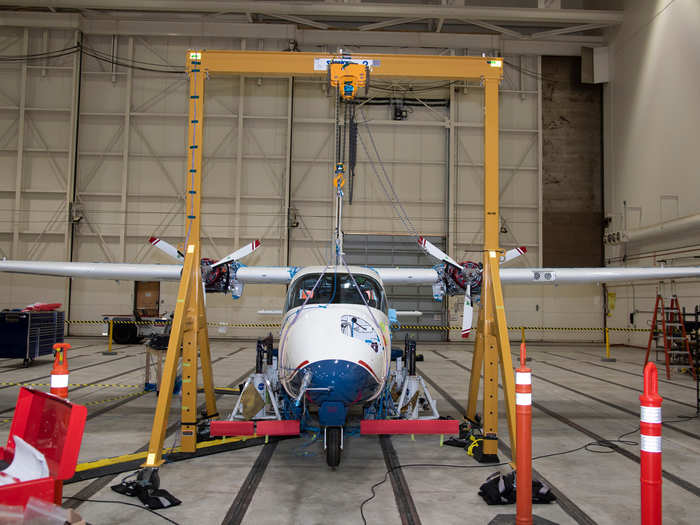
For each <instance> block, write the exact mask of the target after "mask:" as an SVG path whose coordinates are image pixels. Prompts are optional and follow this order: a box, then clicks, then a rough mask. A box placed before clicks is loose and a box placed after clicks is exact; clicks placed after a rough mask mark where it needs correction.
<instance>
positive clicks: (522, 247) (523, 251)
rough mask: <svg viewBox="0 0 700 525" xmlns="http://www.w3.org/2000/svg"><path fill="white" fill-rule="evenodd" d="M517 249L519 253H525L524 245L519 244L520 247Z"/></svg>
mask: <svg viewBox="0 0 700 525" xmlns="http://www.w3.org/2000/svg"><path fill="white" fill-rule="evenodd" d="M518 250H519V251H520V253H521V254H522V253H527V247H525V246H520V247H519V248H518Z"/></svg>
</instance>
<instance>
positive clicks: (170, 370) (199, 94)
mask: <svg viewBox="0 0 700 525" xmlns="http://www.w3.org/2000/svg"><path fill="white" fill-rule="evenodd" d="M200 64H201V53H198V52H193V53H190V54H189V58H188V71H189V80H190V90H189V93H190V95H189V124H188V131H187V144H188V149H187V152H188V166H189V169H188V170H187V174H186V175H187V193H186V201H185V230H186V233H187V236H186V241H185V242H186V245H187V246H186V250H185V261H184V265H183V269H182V277H181V278H180V287H179V288H178V293H177V303H176V305H175V313H174V316H173V324H172V329H171V331H170V340H169V341H168V351H167V354H166V357H165V367H164V369H163V378H162V380H161V388H160V393H159V395H158V404H157V406H156V414H155V416H154V418H153V428H152V429H151V440H150V443H149V446H148V455H147V456H146V462H145V463H144V464H143V465H142V466H143V467H145V469H154V468H157V467H159V466H160V465H162V464H163V458H162V454H163V442H164V440H165V432H166V428H167V425H168V413H169V411H170V404H171V401H172V395H173V387H174V385H175V376H176V375H177V367H178V363H179V362H180V355H181V354H182V402H181V403H182V406H181V415H180V425H181V438H182V439H181V449H182V451H183V452H195V450H196V445H197V380H198V377H197V376H198V371H197V368H198V363H199V362H201V365H202V380H203V383H204V385H203V386H204V394H205V399H206V410H207V413H206V417H208V418H213V417H216V416H217V410H216V399H215V397H214V381H213V372H212V366H211V354H210V351H209V337H208V333H207V315H206V309H205V305H204V289H203V283H202V273H201V268H200V260H201V251H200V218H201V217H200V214H201V204H202V202H201V201H202V199H201V189H202V139H203V133H202V129H203V125H204V112H203V107H204V105H203V96H204V79H205V75H204V74H203V73H202V72H201V71H200V69H201V65H200ZM180 347H182V352H181V351H180Z"/></svg>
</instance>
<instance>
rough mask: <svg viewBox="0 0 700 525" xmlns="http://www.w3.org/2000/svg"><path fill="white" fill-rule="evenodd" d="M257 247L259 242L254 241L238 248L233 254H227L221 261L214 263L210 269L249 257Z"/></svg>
mask: <svg viewBox="0 0 700 525" xmlns="http://www.w3.org/2000/svg"><path fill="white" fill-rule="evenodd" d="M259 247H260V241H259V240H257V239H255V240H254V241H253V242H251V243H250V244H246V245H245V246H244V247H243V248H239V249H238V250H236V251H235V252H233V253H230V254H228V255H227V256H226V257H224V258H223V259H221V260H219V261H216V262H215V263H214V264H212V265H211V267H212V268H216V267H217V266H221V265H222V264H227V263H230V262H233V261H237V260H239V259H242V258H243V257H245V256H246V255H250V254H251V253H253V252H254V251H255V250H257V249H258V248H259Z"/></svg>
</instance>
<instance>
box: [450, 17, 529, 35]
mask: <svg viewBox="0 0 700 525" xmlns="http://www.w3.org/2000/svg"><path fill="white" fill-rule="evenodd" d="M461 20H462V22H466V23H467V24H471V25H473V26H477V27H483V28H484V29H489V30H491V31H495V32H496V33H501V34H502V35H508V36H512V37H513V38H522V37H523V35H522V33H518V32H517V31H513V30H512V29H506V28H505V27H501V26H498V25H496V24H490V23H489V22H484V21H483V20H466V19H461Z"/></svg>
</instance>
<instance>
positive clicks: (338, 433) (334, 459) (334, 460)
mask: <svg viewBox="0 0 700 525" xmlns="http://www.w3.org/2000/svg"><path fill="white" fill-rule="evenodd" d="M323 446H324V448H325V449H326V463H328V466H329V467H333V468H335V467H337V466H338V465H340V454H341V452H342V451H343V427H326V428H325V430H324V440H323Z"/></svg>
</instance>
